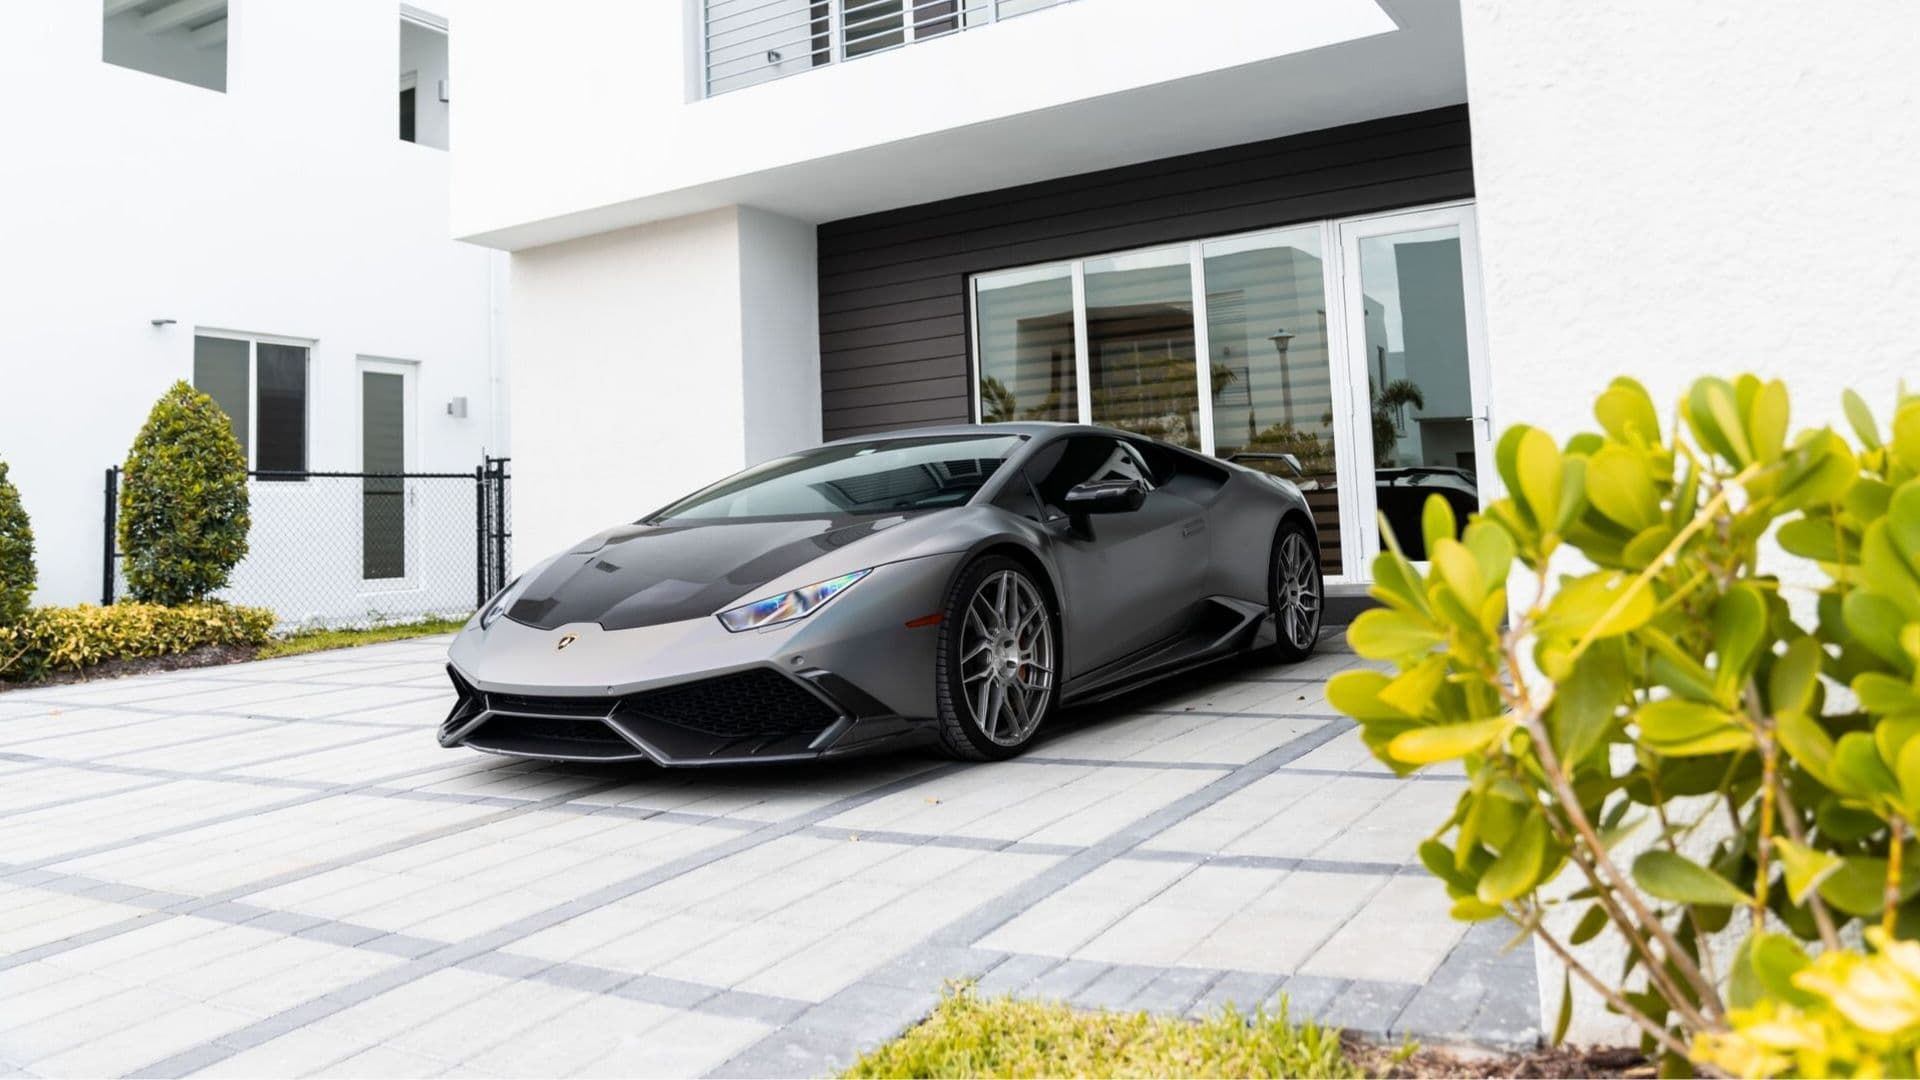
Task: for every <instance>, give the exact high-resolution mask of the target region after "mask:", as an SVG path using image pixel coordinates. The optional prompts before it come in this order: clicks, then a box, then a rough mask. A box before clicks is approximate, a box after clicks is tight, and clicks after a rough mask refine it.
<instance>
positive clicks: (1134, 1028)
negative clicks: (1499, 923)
mask: <svg viewBox="0 0 1920 1080" xmlns="http://www.w3.org/2000/svg"><path fill="white" fill-rule="evenodd" d="M844 1075H846V1076H849V1077H866V1076H955V1077H964V1076H1114V1077H1159V1076H1295V1077H1358V1076H1363V1075H1365V1074H1364V1073H1362V1072H1361V1070H1360V1069H1359V1067H1358V1066H1356V1065H1355V1064H1354V1063H1353V1062H1352V1061H1350V1060H1348V1058H1347V1056H1346V1054H1345V1053H1344V1052H1343V1050H1342V1048H1341V1045H1340V1032H1339V1030H1338V1029H1335V1028H1326V1027H1320V1026H1318V1025H1315V1024H1311V1023H1305V1022H1294V1021H1291V1020H1289V1019H1288V1018H1287V1006H1286V1002H1285V1000H1284V999H1282V1001H1281V1003H1280V1010H1279V1012H1278V1013H1277V1014H1269V1013H1268V1012H1266V1010H1264V1009H1262V1010H1260V1011H1258V1012H1255V1013H1254V1014H1253V1015H1251V1016H1249V1015H1246V1014H1243V1013H1240V1012H1238V1011H1236V1010H1235V1009H1234V1008H1233V1007H1232V1006H1231V1005H1229V1006H1227V1007H1226V1008H1225V1009H1223V1010H1221V1011H1219V1012H1217V1013H1214V1014H1212V1015H1210V1016H1208V1017H1206V1018H1204V1019H1202V1020H1198V1021H1192V1020H1182V1019H1177V1018H1173V1017H1164V1016H1149V1015H1148V1014H1147V1013H1144V1012H1133V1013H1118V1012H1077V1011H1075V1010H1073V1009H1070V1008H1068V1007H1067V1006H1065V1005H1061V1004H1056V1003H1046V1002H1035V1001H1015V1000H1013V999H1012V998H1009V997H998V998H982V997H980V996H979V995H978V994H976V993H975V992H974V991H973V989H972V988H971V987H968V986H960V987H948V989H947V991H946V993H945V994H944V995H943V996H942V998H941V1001H940V1004H939V1006H938V1007H936V1008H935V1009H934V1011H933V1015H931V1016H929V1017H927V1019H926V1020H924V1021H922V1022H921V1023H920V1024H918V1025H916V1026H915V1027H913V1028H912V1029H911V1030H909V1031H907V1032H906V1034H904V1035H901V1036H900V1037H899V1038H898V1039H895V1040H894V1041H892V1042H890V1043H887V1044H885V1045H883V1046H880V1047H877V1048H875V1049H874V1050H871V1051H869V1052H868V1053H867V1054H865V1055H864V1056H862V1057H861V1058H860V1060H858V1061H856V1062H854V1064H853V1067H852V1068H850V1069H848V1070H847V1071H846V1073H845V1074H844Z"/></svg>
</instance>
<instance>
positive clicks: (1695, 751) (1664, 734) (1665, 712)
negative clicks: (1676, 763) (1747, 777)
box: [1633, 698, 1753, 757]
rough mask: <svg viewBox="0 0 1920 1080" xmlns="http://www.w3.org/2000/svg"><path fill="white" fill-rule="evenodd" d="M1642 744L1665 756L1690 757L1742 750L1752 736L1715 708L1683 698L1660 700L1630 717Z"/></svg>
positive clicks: (1726, 713) (1725, 712)
mask: <svg viewBox="0 0 1920 1080" xmlns="http://www.w3.org/2000/svg"><path fill="white" fill-rule="evenodd" d="M1633 719H1634V722H1635V723H1637V724H1638V725H1639V726H1640V737H1641V742H1642V744H1643V745H1645V746H1646V747H1647V748H1648V749H1649V750H1652V751H1654V752H1656V753H1659V754H1663V755H1665V756H1667V757H1692V756H1697V755H1701V754H1722V753H1727V752H1728V751H1732V750H1743V749H1746V748H1747V747H1749V746H1752V745H1753V734H1752V733H1751V732H1750V731H1748V730H1747V729H1746V728H1745V727H1743V726H1741V725H1740V724H1739V723H1737V722H1736V721H1735V720H1734V718H1733V716H1732V714H1730V713H1728V712H1727V711H1726V710H1724V709H1722V708H1720V707H1719V706H1718V705H1712V704H1708V703H1706V702H1703V701H1689V700H1687V699H1685V698H1662V699H1660V700H1659V701H1650V702H1647V703H1646V704H1645V705H1642V706H1640V710H1639V711H1638V712H1636V713H1634V714H1633Z"/></svg>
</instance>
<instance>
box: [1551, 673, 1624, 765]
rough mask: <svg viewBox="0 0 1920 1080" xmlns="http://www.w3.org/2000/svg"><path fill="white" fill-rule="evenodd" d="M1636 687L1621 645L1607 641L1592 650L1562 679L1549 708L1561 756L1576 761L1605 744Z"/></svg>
mask: <svg viewBox="0 0 1920 1080" xmlns="http://www.w3.org/2000/svg"><path fill="white" fill-rule="evenodd" d="M1632 689H1633V682H1632V679H1631V677H1630V676H1629V674H1628V672H1627V665H1626V660H1625V658H1624V657H1623V656H1622V655H1621V652H1620V650H1619V649H1618V648H1615V647H1611V646H1610V645H1608V644H1604V643H1603V644H1601V645H1600V646H1598V647H1596V648H1593V649H1590V650H1588V651H1587V653H1586V655H1584V656H1582V657H1581V658H1580V659H1579V660H1578V661H1577V662H1576V663H1575V664H1574V666H1573V671H1572V672H1571V673H1569V674H1568V675H1567V676H1566V677H1565V678H1563V679H1561V680H1560V682H1559V685H1558V688H1557V689H1556V690H1555V691H1554V696H1553V702H1552V704H1551V705H1549V706H1548V708H1547V714H1546V723H1547V736H1548V738H1549V739H1551V740H1552V742H1553V749H1554V753H1555V754H1557V755H1559V757H1560V760H1562V761H1564V762H1567V763H1569V764H1573V763H1576V762H1578V761H1580V760H1581V759H1583V758H1585V757H1586V756H1587V755H1588V754H1591V753H1592V752H1594V751H1595V750H1597V749H1599V748H1600V747H1601V746H1602V745H1604V744H1605V742H1606V738H1607V733H1608V732H1609V731H1610V730H1612V728H1613V723H1614V717H1615V714H1616V713H1617V712H1618V711H1619V708H1620V705H1621V704H1622V703H1623V702H1624V701H1626V699H1627V696H1628V694H1629V693H1630V692H1631V691H1632Z"/></svg>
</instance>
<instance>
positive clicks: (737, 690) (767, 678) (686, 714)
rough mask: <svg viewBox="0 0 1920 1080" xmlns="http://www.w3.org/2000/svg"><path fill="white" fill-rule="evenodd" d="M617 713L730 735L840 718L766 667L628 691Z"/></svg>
mask: <svg viewBox="0 0 1920 1080" xmlns="http://www.w3.org/2000/svg"><path fill="white" fill-rule="evenodd" d="M620 713H621V714H623V715H626V714H630V715H635V716H643V717H647V718H649V719H653V720H659V721H662V722H664V723H668V724H673V725H676V726H678V727H683V728H687V729H689V730H691V731H698V732H701V733H703V734H707V735H715V736H719V737H721V738H734V739H738V738H748V737H751V736H756V735H803V734H811V733H813V732H817V731H822V730H825V729H826V727H827V725H829V724H831V723H833V722H834V721H835V720H837V719H839V714H838V713H837V712H835V711H834V709H833V708H832V707H831V706H829V705H828V704H827V703H826V702H824V701H822V700H821V699H820V698H819V697H817V696H816V695H814V694H813V693H811V692H809V691H808V690H806V689H805V688H804V687H802V686H800V684H798V683H796V682H794V681H793V680H792V679H789V678H787V677H786V676H784V675H781V674H779V673H778V672H775V671H770V670H768V669H766V668H755V669H753V670H751V671H742V672H739V673H737V674H733V675H722V676H719V677H718V678H713V679H702V680H700V681H698V682H691V683H684V684H682V685H680V686H669V687H666V688H664V689H660V690H648V691H645V692H643V693H639V694H633V695H631V696H629V697H627V698H626V699H625V700H624V701H622V702H621V703H620Z"/></svg>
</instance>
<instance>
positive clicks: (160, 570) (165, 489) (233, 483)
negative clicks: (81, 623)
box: [120, 382, 252, 604]
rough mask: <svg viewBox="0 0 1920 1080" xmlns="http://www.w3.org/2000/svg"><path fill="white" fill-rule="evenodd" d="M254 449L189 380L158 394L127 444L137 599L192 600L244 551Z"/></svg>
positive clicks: (124, 543) (131, 576)
mask: <svg viewBox="0 0 1920 1080" xmlns="http://www.w3.org/2000/svg"><path fill="white" fill-rule="evenodd" d="M251 524H252V522H251V520H250V519H249V517H248V515H247V459H246V455H245V454H244V453H242V452H241V450H240V441H239V440H238V439H236V438H234V437H233V423H232V421H230V420H229V419H227V414H226V413H223V412H221V411H220V406H218V405H215V404H214V403H213V399H212V398H210V397H208V396H207V395H205V394H202V393H200V392H199V391H197V390H195V389H194V388H193V387H191V386H188V385H187V384H186V383H185V382H176V383H174V384H173V386H172V387H171V388H170V389H168V391H167V392H166V393H165V394H163V395H161V397H160V400H159V401H158V402H157V403H156V404H155V405H154V407H153V412H151V413H149V414H148V416H147V422H146V425H145V426H144V427H142V428H141V429H140V434H139V436H138V437H136V438H135V439H134V440H133V449H132V450H130V451H129V452H128V453H127V463H126V466H125V471H124V474H123V476H122V478H121V483H120V550H121V551H122V552H124V553H125V554H126V575H127V591H128V592H129V593H130V594H131V595H132V596H133V598H134V599H135V600H138V601H142V602H146V603H154V604H187V603H192V602H194V601H198V600H204V599H206V597H207V596H208V595H210V594H212V593H213V592H216V591H217V590H219V589H221V588H223V587H224V586H225V585H226V584H227V577H228V575H230V574H231V573H232V572H233V568H234V566H235V564H237V563H238V562H239V561H240V560H241V559H242V558H244V557H245V556H246V554H247V529H248V527H249V526H250V525H251Z"/></svg>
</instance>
